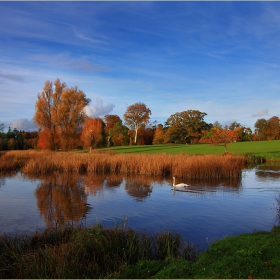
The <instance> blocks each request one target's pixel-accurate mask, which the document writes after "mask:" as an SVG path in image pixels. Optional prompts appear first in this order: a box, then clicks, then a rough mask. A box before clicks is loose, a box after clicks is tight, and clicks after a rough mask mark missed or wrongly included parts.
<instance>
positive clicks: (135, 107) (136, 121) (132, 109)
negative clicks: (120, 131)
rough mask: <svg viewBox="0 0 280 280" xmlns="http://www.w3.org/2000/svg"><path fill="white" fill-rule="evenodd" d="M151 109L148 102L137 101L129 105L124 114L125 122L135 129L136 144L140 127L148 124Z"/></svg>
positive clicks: (131, 128)
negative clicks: (147, 104)
mask: <svg viewBox="0 0 280 280" xmlns="http://www.w3.org/2000/svg"><path fill="white" fill-rule="evenodd" d="M151 114H152V113H151V110H150V109H149V108H148V107H147V106H146V104H144V103H141V102H137V103H135V104H132V105H130V106H129V107H127V109H126V112H125V114H124V115H123V116H124V120H125V124H126V125H127V126H128V127H129V128H130V130H132V131H134V144H136V143H137V136H138V129H139V128H140V126H141V125H144V126H145V125H146V124H147V123H148V121H149V119H150V115H151Z"/></svg>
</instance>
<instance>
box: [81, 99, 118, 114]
mask: <svg viewBox="0 0 280 280" xmlns="http://www.w3.org/2000/svg"><path fill="white" fill-rule="evenodd" d="M96 103H97V104H96V106H86V107H85V112H86V114H87V115H88V116H89V117H94V118H97V117H102V116H105V115H107V114H109V113H110V112H111V111H112V110H113V109H114V107H115V105H114V104H112V103H108V104H107V105H106V106H103V100H102V99H101V98H96Z"/></svg>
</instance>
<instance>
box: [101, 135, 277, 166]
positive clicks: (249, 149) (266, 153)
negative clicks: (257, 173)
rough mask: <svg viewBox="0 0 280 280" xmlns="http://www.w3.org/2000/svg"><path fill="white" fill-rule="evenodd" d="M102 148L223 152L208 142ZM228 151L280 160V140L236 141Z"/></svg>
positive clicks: (206, 152) (143, 150)
mask: <svg viewBox="0 0 280 280" xmlns="http://www.w3.org/2000/svg"><path fill="white" fill-rule="evenodd" d="M102 150H113V151H115V152H117V153H146V154H157V153H166V154H180V153H184V154H189V155H190V154H219V155H221V154H223V153H224V152H225V149H224V147H223V146H215V145H208V144H193V145H139V146H120V147H110V148H105V149H102ZM228 152H230V153H235V154H244V153H253V154H254V155H256V156H262V157H265V158H266V159H267V160H276V161H280V140H274V141H253V142H236V143H232V144H231V145H229V146H228Z"/></svg>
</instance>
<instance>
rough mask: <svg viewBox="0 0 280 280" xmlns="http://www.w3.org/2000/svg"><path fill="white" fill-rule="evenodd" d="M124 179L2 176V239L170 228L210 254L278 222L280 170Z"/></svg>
mask: <svg viewBox="0 0 280 280" xmlns="http://www.w3.org/2000/svg"><path fill="white" fill-rule="evenodd" d="M181 181H183V182H184V183H188V184H191V187H189V189H188V191H187V192H179V191H176V192H173V190H172V178H161V177H149V176H124V175H115V174H112V175H94V174H90V175H78V174H55V175H51V176H45V175H44V176H37V177H36V176H32V175H26V174H25V175H24V174H21V173H20V172H14V173H10V174H0V225H1V227H0V234H4V233H6V234H11V235H15V234H32V233H34V232H36V231H42V230H44V229H45V228H47V227H56V226H59V225H66V224H74V225H83V226H91V225H93V224H96V223H101V224H102V225H104V226H105V227H112V226H126V227H130V228H132V229H134V230H137V231H138V230H139V231H145V232H147V233H156V232H159V231H167V230H171V231H172V232H178V233H180V235H181V237H182V239H183V240H184V241H189V242H191V243H194V244H195V245H197V246H199V247H200V249H201V250H205V249H206V248H207V247H208V246H209V244H211V243H212V242H213V241H215V240H217V239H220V238H223V237H225V236H231V235H235V234H240V233H250V232H253V231H254V230H257V231H259V230H265V231H269V230H270V229H271V228H272V227H273V225H278V224H279V204H278V200H280V165H279V164H278V165H277V164H265V165H259V166H256V167H254V168H251V169H246V170H244V171H243V172H242V178H240V179H234V180H231V181H228V180H217V181H209V180H180V179H177V182H176V183H180V182H181Z"/></svg>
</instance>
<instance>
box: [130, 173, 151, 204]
mask: <svg viewBox="0 0 280 280" xmlns="http://www.w3.org/2000/svg"><path fill="white" fill-rule="evenodd" d="M152 189H153V187H152V186H151V178H150V177H138V178H135V177H134V178H129V177H127V178H126V182H125V190H126V192H127V194H128V195H130V196H133V197H135V198H136V201H142V200H143V199H145V198H146V197H148V196H150V194H151V192H152Z"/></svg>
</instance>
